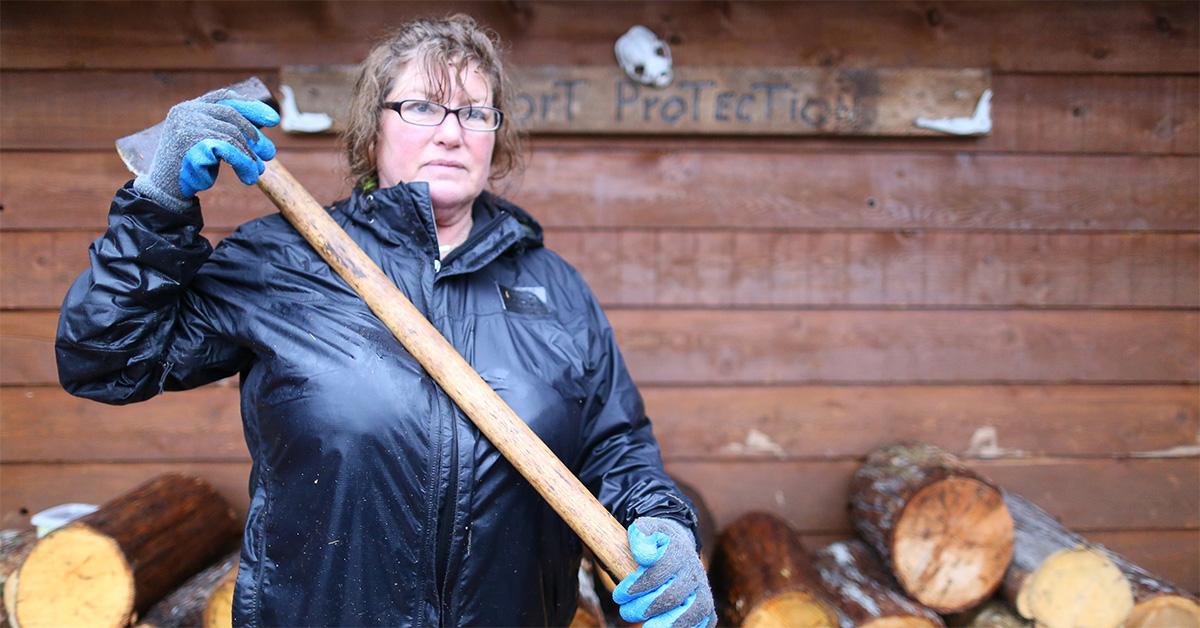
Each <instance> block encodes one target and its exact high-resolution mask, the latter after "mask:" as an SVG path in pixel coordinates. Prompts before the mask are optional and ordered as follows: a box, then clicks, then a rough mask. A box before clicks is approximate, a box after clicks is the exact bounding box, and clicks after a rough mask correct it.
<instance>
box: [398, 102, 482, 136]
mask: <svg viewBox="0 0 1200 628" xmlns="http://www.w3.org/2000/svg"><path fill="white" fill-rule="evenodd" d="M410 102H423V103H426V104H430V105H434V106H437V107H441V108H442V119H441V120H438V122H437V124H423V123H420V122H413V121H412V120H409V119H408V118H405V117H404V113H402V112H401V109H403V108H404V104H405V103H410ZM380 106H381V107H383V108H384V109H391V110H392V111H395V112H396V115H398V116H400V119H401V120H403V121H405V122H406V123H408V124H412V125H414V126H427V127H435V126H441V125H442V123H443V122H445V121H446V118H447V117H448V116H449V115H450V114H454V117H455V118H458V125H459V126H461V127H462V128H463V129H464V130H467V131H475V132H476V133H495V132H496V131H499V130H500V126H501V125H502V124H504V112H503V111H500V110H499V109H497V108H495V107H487V106H484V105H466V106H465V107H458V108H457V109H451V108H449V107H447V106H446V105H443V104H442V103H439V102H433V101H432V100H422V99H420V98H409V99H405V100H400V101H394V100H392V101H385V102H384V103H383V104H382V105H380ZM468 109H487V110H489V111H493V112H495V114H496V126H495V127H493V128H490V129H472V128H470V127H468V126H467V125H465V124H463V120H462V117H460V116H459V115H458V114H459V112H460V111H466V110H468Z"/></svg>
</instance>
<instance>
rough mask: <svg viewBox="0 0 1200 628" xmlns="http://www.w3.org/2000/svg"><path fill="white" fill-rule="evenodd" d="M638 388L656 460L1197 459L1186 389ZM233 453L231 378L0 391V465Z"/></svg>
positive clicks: (235, 456) (1190, 391)
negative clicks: (122, 396) (139, 390)
mask: <svg viewBox="0 0 1200 628" xmlns="http://www.w3.org/2000/svg"><path fill="white" fill-rule="evenodd" d="M642 395H643V397H644V398H645V401H646V411H647V413H648V414H649V415H650V417H651V419H652V420H653V421H654V432H655V435H656V436H657V437H658V441H659V446H660V447H661V448H662V451H663V456H664V458H665V459H666V460H667V461H669V462H675V461H697V460H731V461H738V460H755V459H758V460H763V459H766V460H797V459H822V458H847V457H861V456H864V455H866V453H867V452H868V451H870V450H872V449H873V448H876V447H879V446H882V445H884V444H887V443H890V442H892V441H896V440H919V441H926V442H931V443H934V444H937V445H939V446H941V447H943V448H945V449H947V450H949V451H952V452H954V453H956V454H959V455H961V456H964V457H968V458H1006V457H1012V458H1029V457H1038V456H1051V457H1063V456H1093V457H1121V456H1135V457H1167V456H1182V455H1200V442H1198V441H1197V435H1198V434H1200V395H1198V394H1197V389H1196V387H1195V386H798V387H753V386H747V387H722V388H706V389H695V388H678V387H659V386H646V387H643V388H642ZM83 434H86V435H87V437H86V438H80V435H83ZM247 456H248V454H247V452H246V445H245V443H244V441H243V439H242V422H241V411H240V407H239V395H238V390H237V386H236V379H234V378H231V379H228V380H224V381H223V382H221V383H220V384H214V385H211V386H205V387H203V388H200V389H197V390H192V391H188V392H182V393H168V394H165V395H160V396H158V397H156V398H154V399H152V400H150V401H147V402H145V403H138V404H132V405H128V406H109V405H105V404H102V403H96V402H94V401H89V400H86V399H80V398H77V397H72V396H70V395H68V394H67V393H66V392H65V391H63V390H62V389H60V388H58V387H55V386H35V387H25V386H20V387H5V388H0V460H4V461H6V462H108V461H124V462H143V461H145V462H150V461H159V462H163V461H178V460H188V461H222V462H228V461H240V460H245V459H246V458H247Z"/></svg>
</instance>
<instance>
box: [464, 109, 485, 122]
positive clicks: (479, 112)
mask: <svg viewBox="0 0 1200 628" xmlns="http://www.w3.org/2000/svg"><path fill="white" fill-rule="evenodd" d="M467 117H468V118H470V119H472V120H487V119H488V112H487V109H475V108H474V107H472V108H470V109H467Z"/></svg>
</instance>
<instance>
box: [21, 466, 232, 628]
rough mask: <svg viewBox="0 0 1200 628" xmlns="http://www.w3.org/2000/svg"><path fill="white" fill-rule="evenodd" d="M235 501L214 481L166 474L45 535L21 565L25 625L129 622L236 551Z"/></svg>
mask: <svg viewBox="0 0 1200 628" xmlns="http://www.w3.org/2000/svg"><path fill="white" fill-rule="evenodd" d="M238 532H239V525H238V521H237V519H236V517H235V515H234V512H233V510H232V509H231V508H230V507H229V504H228V503H227V502H226V501H225V500H224V499H223V498H222V497H221V496H220V495H219V494H218V493H217V491H216V490H215V489H214V488H213V487H212V486H210V485H209V484H208V483H206V482H204V481H203V480H200V479H197V478H190V477H185V476H182V475H178V474H166V475H162V476H159V477H157V478H155V479H154V480H151V481H150V482H147V483H146V484H143V485H142V486H139V487H137V488H135V489H133V490H132V491H130V492H129V493H126V494H125V495H122V496H120V497H118V498H116V499H114V500H112V501H110V502H108V503H107V504H104V505H103V506H102V507H101V508H100V510H97V511H96V512H94V513H92V514H90V515H87V516H85V517H82V518H80V519H78V520H76V521H75V522H73V523H71V524H69V525H67V526H65V527H62V528H59V529H57V530H55V531H54V532H51V533H50V534H48V535H46V537H45V538H43V539H41V540H39V541H38V542H37V544H35V545H34V546H33V549H32V550H31V551H30V553H29V556H28V557H27V558H26V559H25V561H24V562H23V563H22V564H21V567H20V568H19V569H18V570H17V576H16V577H17V585H16V587H15V592H14V595H13V599H12V604H13V618H14V619H15V620H16V621H15V622H14V623H16V624H17V625H20V626H63V625H79V624H83V623H86V624H87V625H90V626H127V625H128V624H129V621H130V619H131V618H132V617H133V616H134V613H135V612H136V613H140V612H143V611H144V610H145V609H147V608H148V607H149V606H150V605H151V604H153V603H154V602H157V601H158V600H159V599H161V598H162V597H163V596H164V595H166V594H167V593H168V592H170V591H171V590H173V589H175V588H176V587H178V586H179V585H180V584H181V583H183V581H184V580H186V579H187V578H188V577H190V576H192V575H193V574H195V573H196V572H198V571H200V570H201V569H203V568H204V567H205V566H206V565H209V564H211V563H212V562H213V561H215V560H217V559H218V558H219V557H220V556H222V555H223V554H225V553H226V552H228V551H230V550H231V549H233V547H234V546H235V545H236V542H237V535H238Z"/></svg>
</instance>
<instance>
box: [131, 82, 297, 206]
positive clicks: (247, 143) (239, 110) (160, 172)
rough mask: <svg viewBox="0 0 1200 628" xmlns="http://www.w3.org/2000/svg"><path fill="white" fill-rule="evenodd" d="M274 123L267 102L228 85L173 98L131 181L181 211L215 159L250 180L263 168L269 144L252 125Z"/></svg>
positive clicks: (210, 177)
mask: <svg viewBox="0 0 1200 628" xmlns="http://www.w3.org/2000/svg"><path fill="white" fill-rule="evenodd" d="M276 124H279V114H277V113H275V110H273V109H271V107H270V106H268V105H267V104H266V103H262V102H258V101H253V100H243V99H241V97H240V96H239V95H238V93H237V92H235V91H233V90H228V89H218V90H216V91H212V92H209V93H207V94H205V95H203V96H201V97H199V98H197V99H195V100H189V101H186V102H182V103H179V104H178V105H175V106H174V107H172V108H171V111H170V112H169V113H168V114H167V119H166V120H165V121H164V123H163V131H162V135H161V137H160V138H159V141H158V147H157V149H156V150H155V152H154V163H153V165H152V166H151V167H150V171H149V172H147V173H145V174H143V175H140V176H138V178H137V179H135V180H134V182H133V187H134V189H135V190H137V191H138V192H139V193H141V194H143V195H145V196H147V197H149V198H150V199H152V200H154V201H155V202H157V203H158V204H160V205H162V206H164V207H167V208H169V209H173V210H176V211H181V210H183V209H186V208H187V207H189V206H190V205H191V204H192V199H193V198H195V196H196V193H197V192H199V191H201V190H206V189H208V188H210V187H212V185H213V183H214V182H215V181H216V178H217V173H218V167H219V165H220V162H221V161H225V162H227V163H228V164H229V165H230V166H232V167H233V170H234V172H235V173H237V176H238V179H240V180H241V181H242V182H243V183H245V184H246V185H251V184H253V183H254V182H255V181H257V180H258V175H260V174H262V172H263V170H264V169H265V168H266V166H265V164H264V163H263V161H264V160H269V159H272V158H273V157H274V156H275V145H274V144H272V143H271V141H270V140H268V139H267V138H266V136H264V135H263V134H262V132H261V131H259V130H258V127H262V126H275V125H276Z"/></svg>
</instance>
